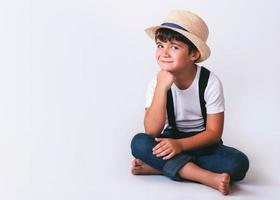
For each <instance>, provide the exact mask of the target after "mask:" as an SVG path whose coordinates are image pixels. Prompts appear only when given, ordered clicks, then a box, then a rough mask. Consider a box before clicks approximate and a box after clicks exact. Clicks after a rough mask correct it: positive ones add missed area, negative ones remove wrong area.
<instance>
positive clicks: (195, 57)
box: [191, 51, 200, 62]
mask: <svg viewBox="0 0 280 200" xmlns="http://www.w3.org/2000/svg"><path fill="white" fill-rule="evenodd" d="M199 57H200V53H199V51H193V52H191V60H192V61H194V62H195V61H197V60H198V59H199Z"/></svg>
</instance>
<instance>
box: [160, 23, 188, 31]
mask: <svg viewBox="0 0 280 200" xmlns="http://www.w3.org/2000/svg"><path fill="white" fill-rule="evenodd" d="M161 26H168V27H171V28H177V29H180V30H183V31H187V32H189V31H188V30H187V29H184V28H183V27H182V26H179V25H178V24H174V23H162V24H161Z"/></svg>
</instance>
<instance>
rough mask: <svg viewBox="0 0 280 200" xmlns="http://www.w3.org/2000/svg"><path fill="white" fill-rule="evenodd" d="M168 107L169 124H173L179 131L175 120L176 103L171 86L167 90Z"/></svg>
mask: <svg viewBox="0 0 280 200" xmlns="http://www.w3.org/2000/svg"><path fill="white" fill-rule="evenodd" d="M166 109H167V118H168V124H169V126H171V127H172V128H173V129H174V130H176V131H177V126H176V120H175V114H174V104H173V97H172V92H171V88H170V89H169V90H168V92H167V103H166Z"/></svg>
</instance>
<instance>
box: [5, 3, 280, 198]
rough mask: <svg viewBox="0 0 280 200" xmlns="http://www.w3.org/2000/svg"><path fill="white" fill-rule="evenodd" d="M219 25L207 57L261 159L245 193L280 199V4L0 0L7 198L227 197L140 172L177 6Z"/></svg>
mask: <svg viewBox="0 0 280 200" xmlns="http://www.w3.org/2000/svg"><path fill="white" fill-rule="evenodd" d="M174 9H186V10H190V11H193V12H195V13H197V14H199V15H200V16H201V17H202V18H203V19H204V20H205V21H206V22H207V24H208V26H209V29H210V35H209V40H208V44H209V46H210V47H211V50H212V55H211V57H210V58H209V59H208V60H207V61H205V62H204V63H202V64H203V65H204V66H206V67H208V68H209V69H210V70H213V71H214V72H215V73H216V74H217V75H218V76H219V78H220V79H221V81H222V82H223V85H224V93H225V99H226V122H225V129H224V136H223V139H224V142H225V144H227V145H230V146H234V147H236V148H238V149H240V150H242V151H243V152H245V153H246V154H247V155H248V156H249V159H250V164H251V165H250V170H249V172H248V175H247V177H246V179H245V180H244V181H242V182H240V183H238V184H236V185H235V186H233V192H232V195H231V196H230V197H228V198H233V199H245V198H246V199H278V197H279V196H280V195H279V193H277V192H276V188H279V185H280V173H279V172H278V170H279V166H280V161H279V155H278V154H279V150H280V147H279V146H280V145H279V144H280V132H279V131H280V129H279V122H280V119H279V118H280V117H279V114H280V108H279V99H280V95H279V73H280V70H279V68H280V59H279V44H280V39H279V35H280V28H279V24H280V17H279V9H280V4H279V3H278V1H276V0H275V1H273V0H267V1H241V0H228V1H218V0H211V1H210V0H208V1H197V0H193V1H190V0H189V1H187V0H182V1H179V0H177V1H176V0H175V1H174V0H173V1H160V0H154V1H148V0H142V1H128V0H119V1H106V0H102V1H97V0H91V1H90V0H75V1H74V0H45V1H42V0H29V1H28V0H6V1H5V0H0V199H5V200H8V199H28V200H30V199H40V200H44V199H46V200H47V199H48V200H49V199H52V200H54V199H59V200H61V199H67V200H70V199H82V200H84V199H142V198H145V199H156V198H161V199H175V197H176V198H177V199H178V198H182V199H186V198H189V199H190V198H191V199H219V198H222V196H221V195H220V194H219V193H218V192H216V191H214V190H212V189H210V188H208V187H205V186H202V185H199V184H195V183H178V182H174V181H170V180H169V179H167V178H165V177H159V176H132V175H131V174H130V162H131V160H132V156H131V155H130V147H129V145H130V140H131V138H132V137H133V135H134V134H136V133H138V132H142V131H143V114H144V103H145V92H146V86H147V84H148V82H149V80H150V79H151V78H152V77H153V76H154V75H155V74H156V72H157V70H158V67H157V64H156V62H155V59H154V51H155V44H154V43H153V41H152V40H151V39H150V38H149V37H148V36H146V35H145V33H144V29H145V28H146V27H148V26H152V25H158V24H160V23H161V21H162V19H163V18H164V17H165V16H166V14H167V13H168V12H169V11H170V10H174Z"/></svg>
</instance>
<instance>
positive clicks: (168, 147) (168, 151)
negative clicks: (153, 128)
mask: <svg viewBox="0 0 280 200" xmlns="http://www.w3.org/2000/svg"><path fill="white" fill-rule="evenodd" d="M155 140H156V141H157V142H159V143H158V144H157V145H156V146H155V147H154V148H153V154H154V155H156V156H157V157H162V156H164V157H163V160H168V159H170V158H172V157H173V156H175V155H177V154H178V153H180V152H181V151H182V147H181V145H180V143H179V141H178V140H175V139H170V138H155Z"/></svg>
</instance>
